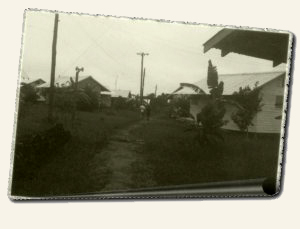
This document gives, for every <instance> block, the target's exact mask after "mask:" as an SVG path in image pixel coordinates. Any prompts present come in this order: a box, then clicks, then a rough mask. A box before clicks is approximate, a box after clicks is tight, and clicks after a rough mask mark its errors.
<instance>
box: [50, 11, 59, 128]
mask: <svg viewBox="0 0 300 229" xmlns="http://www.w3.org/2000/svg"><path fill="white" fill-rule="evenodd" d="M57 29H58V14H55V18H54V31H53V42H52V59H51V76H50V91H49V110H48V121H49V122H53V105H54V82H55V64H56V44H57Z"/></svg>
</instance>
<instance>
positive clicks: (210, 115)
mask: <svg viewBox="0 0 300 229" xmlns="http://www.w3.org/2000/svg"><path fill="white" fill-rule="evenodd" d="M207 86H208V88H210V102H209V103H208V104H207V105H205V106H204V107H203V109H202V110H201V112H200V113H199V114H198V115H197V121H198V123H201V125H202V128H201V132H200V137H199V140H200V141H201V142H202V143H203V144H214V143H216V141H218V140H220V139H223V138H222V134H221V127H222V126H223V125H224V124H225V121H224V120H223V117H224V115H225V112H226V110H225V107H224V103H223V100H222V95H223V89H224V83H223V82H222V81H221V82H220V83H219V82H218V72H217V68H216V67H215V66H213V65H212V63H211V61H209V64H208V73H207Z"/></svg>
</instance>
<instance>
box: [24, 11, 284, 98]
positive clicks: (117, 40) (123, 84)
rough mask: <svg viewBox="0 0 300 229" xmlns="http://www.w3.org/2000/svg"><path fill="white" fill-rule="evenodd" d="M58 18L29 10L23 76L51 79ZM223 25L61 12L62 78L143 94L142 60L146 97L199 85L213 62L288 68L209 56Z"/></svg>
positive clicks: (228, 68)
mask: <svg viewBox="0 0 300 229" xmlns="http://www.w3.org/2000/svg"><path fill="white" fill-rule="evenodd" d="M53 26H54V14H53V13H48V12H35V11H27V13H26V20H25V28H24V34H23V53H22V65H21V74H22V76H26V77H29V78H43V79H44V80H46V81H47V82H49V79H50V70H51V50H52V39H53ZM220 30H221V28H220V27H209V26H204V25H191V24H181V23H167V22H158V21H151V20H131V19H125V18H114V17H103V16H97V17H96V16H88V15H76V14H73V15H70V14H59V25H58V40H57V59H56V77H59V75H61V76H74V75H75V67H76V66H78V67H84V72H81V73H80V74H82V75H91V76H93V77H94V78H95V79H96V80H98V81H99V82H100V83H102V84H103V85H105V86H107V87H108V88H110V89H115V85H116V84H115V82H116V80H117V89H124V90H131V91H132V92H133V93H138V92H139V86H140V72H141V56H139V55H137V54H136V53H137V52H147V53H149V54H150V55H149V56H146V57H145V59H144V66H145V67H146V79H145V94H148V93H151V92H154V89H155V85H156V84H157V85H158V93H159V94H160V93H162V92H166V93H169V92H172V91H174V90H175V89H176V88H177V87H178V86H179V84H180V83H181V82H188V83H193V82H196V81H198V80H200V79H202V78H204V77H206V74H207V65H208V60H209V59H211V60H212V62H213V64H214V65H216V66H217V68H218V73H219V74H226V73H247V72H262V71H274V70H284V68H285V66H284V65H283V64H282V65H279V66H278V67H276V68H273V67H272V62H271V61H267V60H262V59H257V58H253V57H247V56H243V55H238V54H235V53H230V54H228V55H227V56H226V57H221V55H220V51H219V50H216V49H212V50H210V51H208V52H207V53H205V54H204V53H203V43H205V42H206V41H207V40H208V39H210V38H211V37H212V36H213V35H214V34H216V33H217V32H218V31H220Z"/></svg>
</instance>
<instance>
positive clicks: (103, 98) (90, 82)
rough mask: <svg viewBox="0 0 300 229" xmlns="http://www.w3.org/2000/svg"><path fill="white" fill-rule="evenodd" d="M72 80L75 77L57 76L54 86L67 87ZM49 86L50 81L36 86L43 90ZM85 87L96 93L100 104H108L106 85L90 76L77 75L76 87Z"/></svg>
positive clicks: (73, 80) (108, 91) (108, 96)
mask: <svg viewBox="0 0 300 229" xmlns="http://www.w3.org/2000/svg"><path fill="white" fill-rule="evenodd" d="M74 82H75V77H68V76H59V77H57V78H56V80H55V82H54V86H55V87H56V88H67V87H70V86H71V85H72V84H73V83H74ZM49 87H50V83H44V84H41V85H39V86H37V88H40V89H42V90H44V91H47V89H48V88H49ZM87 87H89V88H91V89H92V90H93V91H94V92H97V93H98V95H99V103H100V105H104V106H106V105H107V104H109V106H110V90H109V89H108V88H107V87H105V86H104V85H103V84H101V83H99V82H98V81H97V80H95V79H94V78H93V77H92V76H79V78H78V89H81V90H84V89H85V88H87Z"/></svg>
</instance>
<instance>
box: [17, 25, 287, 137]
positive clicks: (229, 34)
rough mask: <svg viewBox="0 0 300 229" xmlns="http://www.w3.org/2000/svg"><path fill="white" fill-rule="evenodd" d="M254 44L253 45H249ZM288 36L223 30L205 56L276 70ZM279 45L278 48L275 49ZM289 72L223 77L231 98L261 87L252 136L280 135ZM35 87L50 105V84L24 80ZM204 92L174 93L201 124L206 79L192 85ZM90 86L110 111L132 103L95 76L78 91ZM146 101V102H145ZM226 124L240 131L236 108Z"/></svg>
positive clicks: (62, 82)
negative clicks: (263, 63)
mask: <svg viewBox="0 0 300 229" xmlns="http://www.w3.org/2000/svg"><path fill="white" fill-rule="evenodd" d="M249 40H251V42H249ZM288 41H289V35H288V34H284V33H282V34H280V33H279V34H278V33H271V32H269V33H266V32H261V31H247V30H236V29H223V30H221V31H220V32H219V33H217V34H216V35H215V36H213V37H212V38H211V39H209V40H208V41H207V42H206V43H205V44H204V53H205V52H207V51H209V50H210V49H212V48H216V49H220V50H221V56H222V57H224V56H226V55H227V54H228V53H230V52H234V53H238V54H242V55H247V56H252V57H256V58H263V59H267V60H270V61H273V66H277V65H279V64H281V63H287V49H288ZM273 43H275V44H276V46H274V45H273ZM286 78H287V77H286V72H278V71H271V72H260V73H241V74H226V75H225V74H221V75H219V81H223V83H224V91H223V96H225V97H230V96H232V95H233V93H234V92H237V91H239V89H240V88H245V87H247V86H249V87H250V88H254V87H255V86H258V89H259V91H260V96H261V98H262V104H263V106H262V109H261V111H260V112H258V113H257V115H256V116H255V118H254V120H253V126H251V127H250V129H249V132H256V133H280V131H281V126H282V115H283V104H284V92H285V82H286ZM72 81H73V79H72V78H71V77H61V76H60V77H57V79H56V81H55V87H58V88H63V87H69V86H71V85H72ZM25 84H27V85H31V86H32V87H34V88H35V89H36V91H37V93H38V94H39V97H40V98H39V100H40V101H46V100H47V99H46V98H44V97H43V93H42V92H43V91H45V90H47V88H49V87H50V85H49V83H47V82H45V81H44V80H43V79H35V80H23V81H22V83H21V85H25ZM192 84H193V85H195V86H196V87H197V88H200V92H199V90H198V91H194V90H193V87H190V86H189V85H191V83H190V82H189V83H181V84H180V85H179V87H178V88H177V89H176V90H175V91H174V92H173V93H172V95H173V96H174V97H176V96H185V97H188V98H189V101H190V114H191V115H192V116H193V117H194V120H197V114H198V113H199V112H200V111H201V109H202V108H203V107H204V106H205V105H206V104H207V103H208V101H209V97H208V95H209V88H208V86H207V81H206V78H205V77H204V78H203V80H201V81H198V82H194V83H192ZM87 86H89V87H90V88H92V90H94V91H96V92H97V93H98V94H99V98H100V100H99V101H100V103H101V105H102V106H104V107H110V106H111V105H112V104H113V100H114V99H115V98H124V99H125V100H129V99H130V98H131V97H132V96H133V95H131V93H130V91H129V90H109V89H108V88H107V87H105V86H104V85H102V84H101V83H100V82H98V81H97V80H95V79H94V78H93V77H92V76H79V78H78V88H82V89H83V88H85V87H87ZM145 99H146V98H145ZM225 108H226V114H225V118H224V119H225V120H226V121H227V124H226V125H225V126H224V127H223V128H224V129H228V130H239V128H238V126H237V125H236V124H235V123H234V122H233V121H232V119H231V115H232V113H233V112H234V111H235V109H237V108H236V107H235V106H234V105H232V104H226V107H225Z"/></svg>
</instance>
